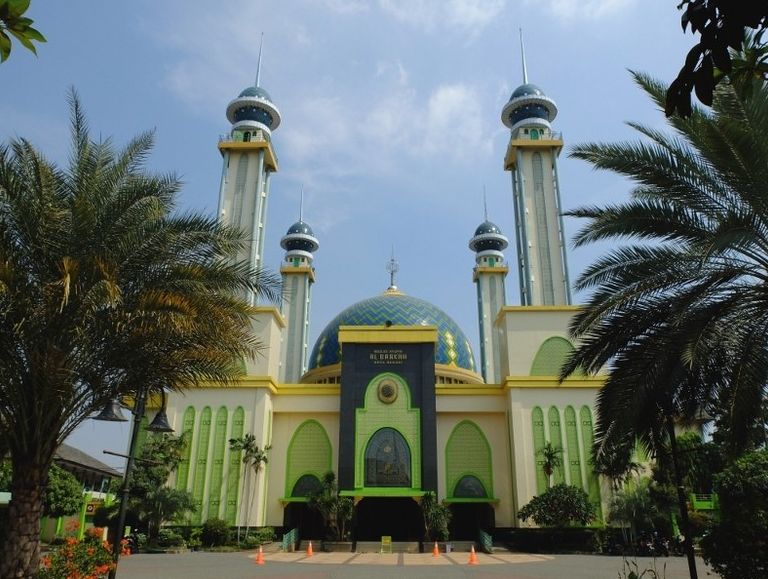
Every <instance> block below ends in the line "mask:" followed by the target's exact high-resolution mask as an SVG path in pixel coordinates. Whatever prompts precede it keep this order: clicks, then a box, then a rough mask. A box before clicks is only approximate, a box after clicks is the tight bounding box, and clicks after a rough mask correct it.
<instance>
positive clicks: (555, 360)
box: [531, 336, 574, 376]
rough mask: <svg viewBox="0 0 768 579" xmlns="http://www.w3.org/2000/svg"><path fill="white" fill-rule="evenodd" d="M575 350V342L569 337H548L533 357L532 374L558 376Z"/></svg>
mask: <svg viewBox="0 0 768 579" xmlns="http://www.w3.org/2000/svg"><path fill="white" fill-rule="evenodd" d="M573 351H574V347H573V344H571V342H570V341H569V340H568V339H567V338H563V337H561V336H552V337H551V338H547V339H546V340H544V343H543V344H542V345H541V346H540V347H539V351H538V352H536V356H535V357H534V359H533V363H532V364H531V376H557V375H558V374H560V368H562V367H563V364H564V363H565V361H566V360H567V359H568V356H570V354H571V353H572V352H573Z"/></svg>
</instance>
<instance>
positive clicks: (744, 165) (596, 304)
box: [561, 74, 768, 576]
mask: <svg viewBox="0 0 768 579" xmlns="http://www.w3.org/2000/svg"><path fill="white" fill-rule="evenodd" d="M634 77H635V80H636V82H637V83H638V84H639V85H640V86H641V87H642V88H643V89H644V90H645V91H646V92H647V93H648V94H649V95H650V96H651V98H652V99H653V100H654V101H655V102H656V104H657V105H658V106H659V108H660V109H661V110H662V111H663V109H664V94H665V87H663V86H662V85H661V84H660V83H658V82H656V81H653V80H652V79H650V78H649V77H647V76H645V75H642V74H634ZM667 122H668V123H669V125H670V128H671V129H672V132H671V133H667V132H664V131H662V130H659V129H656V128H653V127H648V126H644V125H640V124H636V123H630V126H632V127H633V128H635V129H636V130H637V131H638V132H640V133H641V134H642V135H643V136H644V137H646V139H645V140H644V141H641V142H634V143H619V144H587V145H580V146H577V147H575V149H574V151H573V153H572V154H573V156H575V157H577V158H579V159H584V160H586V161H588V162H590V163H592V165H593V166H594V167H595V168H598V169H604V170H609V171H613V172H615V173H618V174H620V175H623V176H625V177H628V178H629V179H631V180H632V181H634V182H635V183H636V187H635V188H634V189H633V191H632V194H631V198H630V200H629V201H627V202H625V203H621V204H613V205H609V206H607V207H586V208H581V209H577V210H574V211H571V212H570V215H572V216H576V217H580V218H585V219H588V220H589V222H588V224H587V225H586V226H585V227H584V228H583V229H582V230H581V231H580V232H579V234H578V235H577V238H576V245H577V246H578V245H584V244H588V243H592V242H595V241H610V242H611V243H612V244H613V246H614V249H611V250H610V251H608V253H607V254H606V255H605V256H603V257H601V258H600V259H598V260H597V261H596V262H595V263H594V264H592V265H591V266H590V267H589V268H588V269H587V270H586V271H585V272H584V273H583V274H582V275H581V276H580V278H579V280H578V282H577V284H576V286H577V289H579V290H585V291H590V292H591V294H590V296H589V299H588V303H587V305H586V307H585V308H584V309H583V310H582V311H581V312H580V313H578V314H577V315H576V316H575V317H574V319H573V321H572V324H571V328H570V330H571V334H572V336H573V337H574V338H576V339H577V341H578V346H577V349H576V351H575V352H574V354H573V355H572V356H571V358H570V359H569V361H568V363H567V364H566V366H565V367H564V368H563V370H562V374H561V375H562V377H565V376H568V375H569V374H571V373H573V372H574V371H575V370H576V369H577V368H579V367H582V368H583V369H584V370H585V371H586V372H587V373H595V372H597V371H598V370H599V369H600V368H602V367H604V366H607V368H608V376H607V379H606V381H605V385H604V387H603V389H602V390H601V391H600V393H599V395H598V400H597V413H598V419H597V424H596V436H595V447H594V450H593V459H594V460H595V462H597V463H599V462H600V461H601V458H603V457H604V455H605V454H606V453H607V452H611V451H615V450H616V449H617V448H619V449H620V448H622V446H626V445H633V444H634V441H635V440H636V439H639V440H640V441H641V443H642V444H644V445H645V446H646V448H647V449H649V450H650V451H651V452H652V453H655V454H656V455H658V454H659V453H662V452H667V451H669V452H671V456H672V459H673V460H675V459H676V454H675V450H674V445H675V423H676V422H678V423H679V422H686V421H694V420H695V419H696V417H697V416H698V415H699V414H700V412H701V411H702V409H703V410H705V411H707V412H709V413H710V414H712V415H714V416H717V415H718V414H719V413H721V412H722V411H724V410H727V413H728V414H729V416H730V420H731V422H730V424H731V430H730V432H729V436H730V437H731V439H732V440H733V441H734V443H735V445H736V447H740V446H741V447H743V444H744V441H745V440H746V439H747V436H748V432H749V428H750V426H752V425H754V424H755V423H756V422H758V421H759V420H760V415H761V411H762V407H763V406H764V404H765V394H766V384H768V308H766V303H767V302H768V196H767V195H766V194H765V184H766V183H768V138H766V135H768V132H767V131H768V91H767V90H766V87H765V85H763V84H756V85H755V89H754V91H753V92H752V95H751V96H750V97H749V98H747V99H745V100H741V99H740V98H739V97H738V96H737V95H736V93H735V91H734V90H733V88H732V87H731V86H730V85H723V86H721V87H720V88H719V89H718V91H717V93H716V97H715V100H714V103H713V107H712V110H711V111H704V110H701V109H695V110H694V111H693V113H692V115H691V116H690V118H688V119H681V118H678V117H671V118H670V119H668V121H667ZM726 406H727V409H726ZM737 417H738V418H737ZM676 470H678V471H679V469H676ZM678 486H679V485H678ZM682 508H683V509H684V507H682ZM682 515H683V516H684V515H685V513H684V512H683V513H682ZM689 551H690V552H689V555H690V557H689V558H690V559H692V551H691V550H689ZM692 574H693V571H692ZM692 576H693V575H692Z"/></svg>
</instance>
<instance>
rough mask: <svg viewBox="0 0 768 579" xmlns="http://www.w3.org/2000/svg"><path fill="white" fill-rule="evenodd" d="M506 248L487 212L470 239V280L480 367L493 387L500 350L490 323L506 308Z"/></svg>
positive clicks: (498, 379)
mask: <svg viewBox="0 0 768 579" xmlns="http://www.w3.org/2000/svg"><path fill="white" fill-rule="evenodd" d="M507 245H508V241H507V238H506V237H505V236H504V235H502V233H501V230H500V229H499V228H498V227H497V226H496V224H495V223H492V222H490V221H488V211H487V210H486V213H485V221H483V222H482V223H481V224H480V225H479V226H478V228H477V229H476V230H475V236H474V237H473V238H472V239H470V240H469V248H470V249H471V250H472V251H474V252H475V254H476V255H475V264H476V265H475V270H474V276H473V280H474V282H475V284H476V285H477V319H478V322H479V324H480V367H481V372H482V375H483V379H484V380H485V383H486V384H496V383H497V382H498V381H500V380H501V379H502V378H503V376H500V375H499V374H500V359H499V348H498V347H497V344H496V338H495V333H494V331H493V322H494V320H495V319H496V316H497V315H498V313H499V312H500V311H501V308H502V307H503V306H505V305H506V289H505V286H504V278H506V277H507V272H508V271H509V268H508V267H507V264H506V262H505V261H504V254H503V253H502V250H504V249H506V248H507Z"/></svg>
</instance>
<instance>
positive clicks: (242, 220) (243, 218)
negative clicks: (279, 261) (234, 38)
mask: <svg viewBox="0 0 768 579" xmlns="http://www.w3.org/2000/svg"><path fill="white" fill-rule="evenodd" d="M260 71H261V49H259V62H258V66H257V69H256V83H255V84H254V85H253V86H250V87H248V88H246V89H245V90H244V91H243V92H241V93H240V95H239V96H238V97H237V98H236V99H235V100H233V101H232V102H231V103H229V105H228V106H227V119H228V120H229V122H230V123H232V130H231V132H230V134H229V135H226V136H223V137H221V138H220V141H219V151H220V152H221V154H222V156H223V157H224V166H223V169H222V173H221V187H220V189H219V219H220V220H221V221H222V222H224V223H227V224H229V225H233V226H235V227H238V228H240V229H242V230H243V231H245V232H247V239H248V243H247V245H246V247H244V248H243V249H242V250H241V251H240V252H239V253H238V255H237V256H236V258H237V259H238V260H246V261H247V262H248V263H250V264H251V265H252V266H254V267H257V268H261V267H262V266H263V261H264V228H265V225H266V213H267V197H268V195H269V180H270V175H271V174H272V173H274V172H276V171H277V156H276V155H275V151H274V149H273V148H272V131H273V130H275V129H276V128H277V127H278V125H280V112H279V111H278V110H277V107H276V106H275V105H274V104H273V103H272V99H271V98H270V96H269V94H267V91H265V90H264V89H263V88H261V87H260V86H259V81H260V78H259V77H260ZM248 297H249V300H250V302H251V304H254V305H255V304H256V295H255V294H253V293H251V294H250V295H249V296H248Z"/></svg>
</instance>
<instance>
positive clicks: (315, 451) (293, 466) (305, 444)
mask: <svg viewBox="0 0 768 579" xmlns="http://www.w3.org/2000/svg"><path fill="white" fill-rule="evenodd" d="M332 460H333V449H332V448H331V439H330V438H329V436H328V433H327V432H326V431H325V428H323V425H322V424H320V423H319V422H318V421H317V420H307V421H305V422H303V423H301V424H300V425H299V427H298V428H297V429H296V432H294V434H293V437H292V438H291V442H290V443H289V444H288V455H287V459H286V461H285V464H286V468H285V496H286V497H289V496H292V493H293V489H294V486H295V485H296V483H297V482H298V481H299V480H300V479H302V478H303V477H305V476H307V475H312V476H314V477H316V478H317V479H320V480H322V478H323V475H324V474H325V473H327V472H328V471H329V470H332V468H333V466H332V465H333V462H332Z"/></svg>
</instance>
